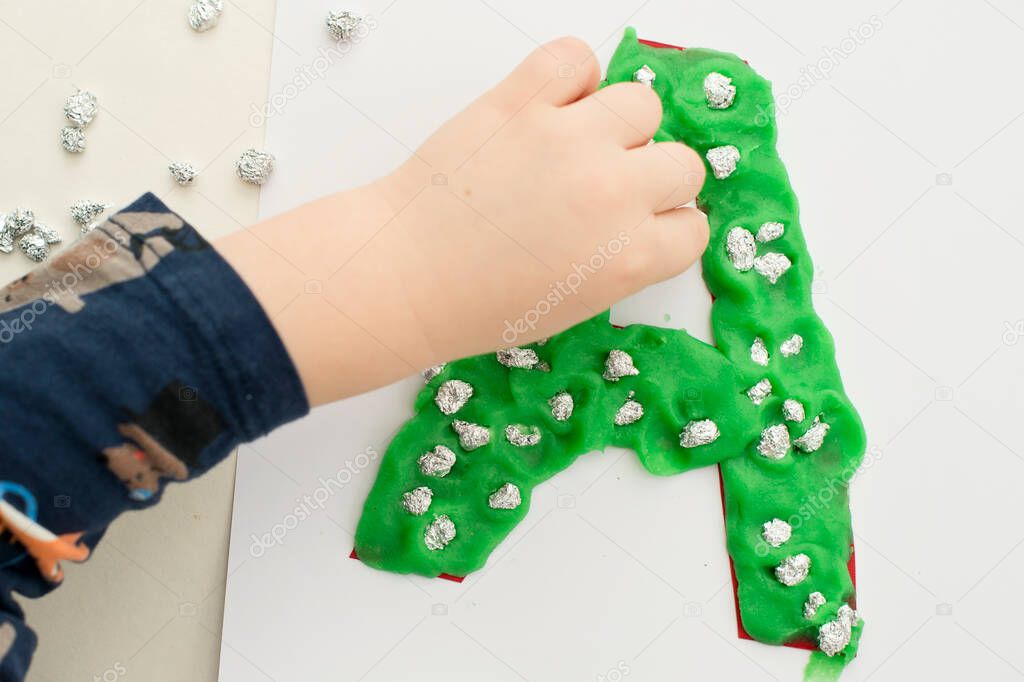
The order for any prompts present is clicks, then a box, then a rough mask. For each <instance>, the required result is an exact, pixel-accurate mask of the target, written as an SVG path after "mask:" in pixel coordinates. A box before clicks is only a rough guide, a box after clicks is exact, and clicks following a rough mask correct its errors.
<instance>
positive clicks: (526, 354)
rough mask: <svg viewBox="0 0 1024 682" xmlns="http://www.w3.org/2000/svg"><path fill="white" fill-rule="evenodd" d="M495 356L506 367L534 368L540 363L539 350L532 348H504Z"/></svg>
mask: <svg viewBox="0 0 1024 682" xmlns="http://www.w3.org/2000/svg"><path fill="white" fill-rule="evenodd" d="M495 356H496V357H497V358H498V362H500V363H501V364H503V365H505V366H506V367H514V368H517V369H533V368H534V367H536V366H537V365H538V364H539V363H540V358H539V357H537V351H535V350H531V349H530V348H514V347H513V348H502V349H501V350H499V351H498V352H497V353H495Z"/></svg>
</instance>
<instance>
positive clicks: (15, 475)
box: [0, 194, 309, 682]
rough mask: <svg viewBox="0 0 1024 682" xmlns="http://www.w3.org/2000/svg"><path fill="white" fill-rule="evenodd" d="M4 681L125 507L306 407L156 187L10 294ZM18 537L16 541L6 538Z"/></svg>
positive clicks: (1, 298)
mask: <svg viewBox="0 0 1024 682" xmlns="http://www.w3.org/2000/svg"><path fill="white" fill-rule="evenodd" d="M0 370H2V371H0V382H2V383H0V386H2V388H0V414H2V415H3V431H2V432H3V437H2V438H0V535H2V537H0V680H2V681H3V682H7V681H8V680H21V679H22V678H23V677H24V675H25V672H26V670H27V668H28V664H29V660H30V658H31V656H32V652H33V651H34V649H35V642H36V638H35V635H34V633H33V632H32V631H31V630H30V629H29V628H28V627H27V626H26V625H25V623H24V620H23V616H22V613H21V611H20V609H19V608H18V606H17V605H16V604H15V602H14V600H13V598H12V593H13V592H17V593H20V594H22V595H25V596H28V597H38V596H41V595H43V594H45V593H46V592H48V591H49V590H51V589H53V588H54V587H55V586H56V585H58V584H59V583H60V580H61V578H62V576H63V573H62V569H61V562H67V561H82V560H84V559H85V558H87V557H88V554H89V552H90V550H91V548H92V547H93V546H94V545H95V543H96V542H97V541H98V540H99V538H100V536H101V535H102V533H103V531H104V529H105V528H106V527H107V525H108V524H109V523H110V522H111V521H112V520H113V519H114V518H115V517H116V516H117V515H118V514H120V513H122V512H124V511H127V510H130V509H140V508H145V507H148V506H150V505H153V504H156V502H157V501H159V499H160V496H161V493H162V490H163V488H164V486H165V485H166V483H168V482H170V481H185V480H188V479H190V478H193V477H195V476H198V475H201V474H202V473H203V472H205V471H207V470H208V469H209V468H210V467H212V466H214V465H215V464H217V463H218V462H220V461H221V460H222V459H223V458H224V457H225V456H227V455H228V454H229V453H230V452H231V450H232V449H233V448H234V447H235V446H236V445H238V444H239V443H243V442H246V441H249V440H252V439H255V438H257V437H258V436H261V435H263V434H265V433H267V432H268V431H270V430H271V429H273V428H275V427H276V426H278V425H280V424H283V423H285V422H288V421H291V420H293V419H296V418H298V417H301V416H302V415H304V414H305V413H306V412H308V410H309V405H308V402H307V400H306V396H305V392H304V390H303V387H302V384H301V383H300V381H299V377H298V374H297V373H296V370H295V367H294V365H293V364H292V361H291V359H290V358H289V356H288V354H287V352H286V351H285V348H284V346H283V345H282V343H281V340H280V338H279V337H278V336H277V333H276V332H275V330H274V328H273V326H272V325H271V323H270V320H269V319H268V318H267V316H266V314H265V313H264V311H263V309H262V308H261V307H260V305H259V303H258V302H257V301H256V299H255V298H254V297H253V295H252V293H251V292H250V291H249V289H248V288H247V287H246V286H245V284H244V283H243V282H242V280H241V279H240V278H239V277H238V275H237V274H236V273H235V272H234V271H233V270H232V269H231V267H230V266H229V265H228V264H227V263H226V262H225V261H224V260H223V259H222V258H221V257H220V256H219V255H218V254H217V252H216V251H215V250H214V249H213V248H211V247H210V245H209V244H208V243H207V242H206V241H205V240H204V239H203V238H202V237H200V235H199V234H198V233H197V232H196V231H195V229H193V228H192V226H190V225H189V224H188V223H186V222H185V221H183V220H182V219H181V218H180V217H179V216H178V215H176V214H174V213H172V212H171V211H170V210H169V209H168V208H167V207H166V206H165V205H164V204H163V203H161V202H160V200H159V199H157V198H156V197H155V196H153V195H152V194H146V195H144V196H143V197H141V198H140V199H138V200H137V201H136V202H135V203H133V204H132V205H131V206H128V207H127V208H125V209H124V210H122V211H120V212H118V213H116V214H114V215H113V216H112V217H111V218H110V219H109V220H107V221H106V222H105V223H103V224H101V225H100V226H98V227H97V228H96V229H94V230H93V231H92V232H90V233H89V234H87V235H85V236H84V237H82V238H81V239H79V240H78V241H76V242H75V243H74V244H71V245H70V246H68V247H66V248H64V249H63V250H61V251H59V252H58V253H56V254H55V255H54V256H52V257H51V258H50V259H49V260H48V261H47V262H45V263H44V264H43V265H41V266H40V267H39V268H37V269H36V270H33V271H32V272H31V273H29V274H28V275H26V276H25V277H23V278H21V279H19V280H17V281H15V282H13V283H11V284H10V285H8V286H7V287H6V288H4V289H2V290H0ZM8 540H10V541H11V542H8Z"/></svg>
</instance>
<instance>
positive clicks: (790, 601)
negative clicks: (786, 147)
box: [356, 29, 865, 679]
mask: <svg viewBox="0 0 1024 682" xmlns="http://www.w3.org/2000/svg"><path fill="white" fill-rule="evenodd" d="M644 65H647V66H649V67H650V68H651V69H652V70H653V71H654V72H655V73H656V74H657V78H656V80H655V81H654V84H653V87H654V89H655V90H656V91H657V93H658V94H659V96H660V97H661V99H662V102H663V103H664V116H663V118H662V124H661V127H660V129H659V130H658V132H657V134H656V135H655V139H656V140H659V141H661V140H676V141H681V142H684V143H686V144H687V145H689V146H690V147H692V148H694V149H695V150H697V151H698V152H699V153H700V154H701V156H702V157H703V156H704V155H705V154H706V153H707V152H708V150H709V149H712V148H715V147H720V146H724V145H732V146H735V147H736V148H737V149H738V150H739V153H740V159H739V162H738V164H737V168H736V170H735V171H734V172H733V173H732V174H731V175H729V176H728V177H726V178H724V179H716V178H715V177H714V175H713V174H712V172H711V169H710V167H709V169H708V176H707V180H706V182H705V184H704V187H703V189H702V191H701V194H700V196H699V198H698V204H699V206H700V207H701V208H702V209H703V210H704V211H705V212H706V213H707V215H708V220H709V223H710V226H711V239H710V242H709V244H708V248H707V251H706V252H705V254H704V258H703V266H704V278H705V281H706V282H707V285H708V288H709V289H710V291H711V293H712V295H713V296H714V297H715V301H714V304H713V306H712V313H711V320H712V327H713V330H714V339H715V346H710V345H708V344H706V343H703V342H701V341H698V340H696V339H694V338H693V337H691V336H689V335H688V334H686V333H685V332H684V331H679V330H672V329H663V328H660V327H652V326H647V325H631V326H629V327H626V328H624V329H617V328H615V327H612V326H611V325H610V324H609V321H608V313H607V312H606V313H603V314H601V315H598V316H597V317H595V318H593V319H591V320H588V321H586V322H583V323H581V324H579V325H577V326H575V327H573V328H572V329H569V330H568V331H566V332H563V333H562V334H559V335H557V336H554V337H552V338H551V339H550V340H548V341H547V343H545V344H543V345H537V344H534V345H531V346H529V347H528V348H529V349H532V350H534V351H535V352H536V353H537V355H538V357H539V360H540V361H541V362H543V363H546V364H547V365H548V366H549V369H548V368H547V367H545V368H534V369H521V368H509V367H506V366H504V365H502V364H501V363H499V362H498V360H497V358H496V356H495V355H494V354H488V355H480V356H476V357H472V358H466V359H464V360H459V361H457V362H452V363H449V364H448V366H447V367H446V368H445V369H444V371H443V372H442V373H441V374H440V375H439V376H437V377H435V378H433V379H432V380H431V381H430V382H429V383H428V384H427V385H426V386H425V388H424V390H423V391H421V392H420V394H419V396H418V397H417V399H416V405H415V411H416V415H415V416H414V417H413V418H412V419H411V420H410V421H409V422H408V423H406V424H405V425H404V426H403V427H402V429H401V430H400V431H399V432H398V434H397V435H396V436H395V438H394V440H393V441H392V442H391V444H390V445H389V447H388V450H387V452H386V454H385V456H384V458H383V459H382V461H381V466H380V472H379V474H378V476H377V480H376V482H375V483H374V486H373V488H372V490H371V491H370V494H369V497H368V498H367V500H366V505H365V508H364V510H363V515H362V518H361V519H360V522H359V527H358V530H357V532H356V551H357V552H358V556H359V558H360V559H361V560H362V561H363V562H365V563H366V564H367V565H369V566H373V567H376V568H381V569H384V570H388V571H395V572H399V573H418V574H421V575H426V576H436V575H439V574H442V573H447V574H452V575H460V576H461V575H466V574H468V573H470V572H472V571H475V570H478V569H480V568H481V567H482V566H483V565H484V563H485V562H486V560H487V557H488V556H489V555H490V553H491V552H492V551H493V550H494V548H495V547H496V546H497V545H498V544H499V543H500V542H501V541H502V540H503V539H504V538H505V537H506V536H507V535H508V533H509V532H510V531H511V530H512V529H513V528H514V527H515V525H516V524H518V523H519V522H520V521H521V520H522V519H523V517H524V516H526V514H527V512H528V510H529V503H530V492H531V490H532V489H533V488H534V487H536V486H537V485H538V484H540V483H542V482H544V481H546V480H547V479H549V478H550V477H551V476H553V475H554V474H556V473H558V472H559V471H562V470H563V469H565V468H566V467H568V466H569V465H570V464H572V462H573V461H574V460H575V459H576V458H577V457H578V456H580V455H585V454H587V453H590V452H596V451H600V450H603V449H604V448H606V447H608V446H619V447H625V448H630V449H632V450H634V451H635V452H636V453H637V456H638V457H639V459H640V461H641V463H642V464H643V466H644V467H645V468H646V469H647V470H648V471H650V472H651V473H654V474H658V475H671V474H677V473H681V472H684V471H688V470H690V469H694V468H697V467H702V466H707V465H709V464H716V463H718V464H720V466H721V473H722V478H723V482H724V488H725V508H726V530H727V542H728V549H729V554H730V556H731V557H732V561H733V564H734V567H735V571H736V578H737V581H738V583H739V590H738V598H739V607H740V614H741V619H742V623H743V626H744V628H745V629H746V630H747V632H748V633H750V635H751V636H752V637H754V638H755V639H757V640H759V641H762V642H766V643H769V644H783V643H789V642H796V641H812V642H814V641H817V638H818V628H819V627H820V626H821V625H822V624H824V623H826V622H827V621H830V620H833V619H834V618H835V617H836V612H837V610H838V609H839V607H840V606H842V605H844V604H847V603H851V602H852V600H853V599H854V587H853V583H852V581H851V579H850V575H849V572H848V570H847V563H848V562H849V559H850V554H851V545H852V537H853V534H852V530H851V525H850V513H849V505H848V486H847V484H848V482H849V480H850V478H851V477H852V476H853V474H854V472H855V471H856V468H857V466H858V464H859V463H860V460H861V457H862V456H863V453H864V447H865V440H864V432H863V427H862V425H861V422H860V419H859V418H858V416H857V413H856V412H855V411H854V409H853V406H852V405H851V403H850V401H849V399H848V398H847V396H846V394H845V393H844V391H843V386H842V382H841V380H840V377H839V371H838V369H837V367H836V363H835V355H834V348H833V342H832V337H831V335H830V334H829V332H828V331H827V330H826V329H825V327H824V325H823V324H822V322H821V320H820V319H819V318H818V316H817V315H816V314H815V312H814V309H813V306H812V303H811V278H812V275H813V272H814V269H813V267H812V265H811V260H810V256H809V254H808V251H807V246H806V244H805V242H804V240H803V235H802V231H801V227H800V222H799V213H798V208H797V200H796V196H795V195H794V193H793V190H792V188H791V187H790V185H789V180H788V177H787V174H786V171H785V168H784V167H783V165H782V162H781V161H780V160H779V157H778V154H777V153H776V150H775V132H776V131H775V119H774V113H773V110H772V101H773V100H772V94H771V87H770V84H769V83H768V81H766V80H765V79H763V78H762V77H760V76H758V75H757V74H756V73H755V72H754V71H753V70H752V69H751V68H750V67H749V66H747V65H746V64H745V63H744V62H743V61H742V60H741V59H739V58H737V57H735V56H733V55H729V54H724V53H720V52H714V51H710V50H702V49H688V50H685V51H680V50H675V49H670V48H655V47H650V46H647V45H644V44H641V43H639V42H638V41H637V39H636V34H635V32H634V31H633V30H632V29H629V30H627V31H626V34H625V37H624V38H623V40H622V43H621V44H620V45H619V47H618V49H617V50H616V52H615V55H614V56H613V58H612V61H611V64H610V65H609V67H608V76H607V81H606V83H615V82H620V81H631V80H633V74H634V73H635V72H636V71H637V70H638V69H640V68H641V67H642V66H644ZM711 72H718V73H721V74H724V75H725V76H728V77H729V78H731V79H732V84H733V85H734V86H735V87H736V95H735V101H734V102H733V104H732V105H731V106H729V107H728V108H725V109H713V108H711V107H709V106H708V103H707V101H706V99H705V93H704V85H703V83H704V78H705V76H707V75H708V74H709V73H711ZM767 222H779V223H782V224H783V225H784V228H785V231H784V234H783V236H782V237H780V238H778V239H776V240H773V241H768V242H765V243H761V242H758V243H757V254H758V255H759V256H764V255H765V254H768V253H775V254H783V255H785V256H786V257H787V258H788V259H789V261H791V263H792V266H791V267H790V268H789V269H788V270H787V271H785V272H784V273H783V274H782V275H781V276H780V277H779V278H778V281H777V282H776V283H775V284H771V283H770V282H769V280H768V279H767V278H766V277H764V276H762V274H760V273H759V272H757V270H756V269H750V270H747V271H740V270H739V269H737V267H735V265H734V264H733V262H732V260H731V259H730V257H729V255H728V253H727V250H726V239H727V235H728V233H729V232H730V230H731V229H732V228H734V227H736V226H742V227H744V228H746V229H747V230H749V231H750V232H751V233H754V234H756V233H757V231H758V229H759V227H760V226H761V225H762V224H763V223H767ZM794 334H798V335H799V336H800V337H801V338H802V340H803V346H802V349H801V350H800V351H799V353H797V354H793V355H789V356H786V355H784V353H783V352H782V351H781V348H782V345H783V343H784V342H785V341H787V340H788V339H790V338H791V337H792V336H793V335H794ZM757 338H759V339H761V340H763V342H764V344H765V347H766V349H767V351H768V353H769V356H770V359H769V360H768V363H767V366H762V365H761V364H758V363H756V362H754V361H753V359H752V356H751V346H752V344H753V343H754V340H755V339H757ZM612 350H622V351H625V352H626V353H628V354H629V355H630V356H631V357H632V360H633V363H634V365H635V367H636V368H637V369H638V371H639V373H638V374H637V375H635V376H623V377H622V378H620V379H618V380H617V381H611V380H608V379H606V378H605V377H604V376H603V372H604V370H605V362H606V359H607V357H608V354H609V353H610V352H611V351H612ZM545 370H547V371H545ZM762 379H768V380H769V381H770V382H771V386H772V392H771V395H770V396H768V397H767V398H766V399H764V400H763V401H761V402H760V404H759V405H755V404H754V402H753V401H752V400H751V399H750V398H749V397H748V395H747V390H748V389H750V388H751V387H752V386H754V385H755V384H757V383H758V382H759V381H760V380H762ZM449 380H461V381H464V382H466V383H468V384H469V385H470V386H472V387H473V395H472V397H471V398H469V400H468V401H467V402H466V403H465V405H464V406H463V407H461V408H460V409H459V410H458V411H457V412H455V413H454V414H451V415H448V414H444V413H443V412H442V411H441V410H440V409H439V408H438V406H437V405H436V404H435V400H434V399H435V395H436V393H437V391H438V389H439V388H440V387H441V386H442V385H443V384H444V383H445V382H447V381H449ZM562 391H565V392H568V393H569V394H570V395H571V396H572V398H573V401H574V411H573V413H572V416H571V417H569V418H568V419H567V420H565V421H557V420H556V419H555V418H554V417H553V416H552V412H551V408H550V406H549V402H548V401H549V400H550V399H551V398H552V397H553V396H555V395H556V394H558V393H559V392H562ZM630 396H632V399H633V400H635V401H637V402H639V403H640V404H641V405H642V406H643V409H644V414H643V417H642V418H640V419H639V420H638V421H636V422H634V423H631V424H627V425H623V426H617V425H615V423H614V417H615V414H616V412H617V411H618V410H619V409H620V408H621V407H622V405H623V404H624V403H625V402H626V401H627V400H628V399H630ZM787 398H790V399H795V400H797V401H799V402H800V403H801V404H802V405H803V407H804V410H805V413H806V416H805V418H804V419H803V421H801V422H792V421H785V420H784V418H783V410H782V405H783V401H784V399H787ZM815 418H820V420H821V421H822V422H824V423H825V424H827V425H828V432H827V434H826V435H825V438H824V441H823V443H822V445H821V446H820V448H818V449H817V450H814V451H813V452H802V451H800V450H798V449H796V448H794V447H790V448H789V450H788V451H787V452H786V454H785V455H784V456H782V457H781V458H779V459H770V458H768V457H765V456H763V455H762V454H760V453H759V451H758V445H759V443H760V442H761V440H762V431H763V430H764V429H765V428H767V427H770V426H774V425H780V424H781V425H784V427H785V428H786V429H787V430H788V433H789V436H790V439H791V440H792V441H796V439H798V438H799V437H800V436H802V435H803V434H804V433H805V431H807V430H808V429H809V428H810V426H811V424H812V423H813V421H814V420H815ZM702 419H710V420H712V421H714V423H715V424H716V425H717V427H718V430H719V432H720V434H721V435H720V436H719V437H718V439H717V440H715V441H714V442H712V443H710V444H706V445H700V446H697V447H690V448H686V447H683V446H682V445H681V444H680V433H681V432H682V431H683V429H684V427H685V426H686V425H687V424H689V423H690V422H693V421H698V420H702ZM454 420H462V421H466V422H470V423H474V424H478V425H482V426H485V427H487V428H488V430H489V434H490V442H489V443H488V444H487V445H484V446H482V447H479V448H475V449H472V450H466V449H464V448H463V447H462V446H461V445H460V443H459V438H458V435H457V434H456V433H455V431H454V430H453V428H452V423H453V421H454ZM509 425H519V426H521V427H524V428H523V430H524V431H525V432H530V430H531V428H533V427H535V428H536V429H537V430H538V431H539V433H540V436H541V439H540V442H539V443H538V444H536V445H527V446H522V447H517V446H514V445H513V444H511V443H510V442H509V441H508V440H507V439H506V436H505V428H506V426H509ZM437 445H443V446H446V447H448V448H450V449H451V450H452V451H453V452H454V453H455V455H456V458H457V459H456V462H455V464H454V466H453V467H452V468H451V471H450V472H449V473H448V474H447V475H446V476H444V477H436V476H428V475H425V474H423V473H422V472H421V471H420V468H419V465H418V463H417V462H418V460H419V458H420V456H421V455H423V454H424V453H426V452H428V451H430V450H432V449H433V448H434V447H435V446H437ZM506 483H512V484H514V485H515V486H517V487H518V488H519V490H520V492H521V495H522V504H521V505H519V506H518V507H517V508H515V509H494V508H492V507H491V506H490V505H489V504H488V498H489V496H490V495H491V494H492V493H494V492H495V491H497V490H498V489H499V488H501V487H502V486H503V485H504V484H506ZM421 486H426V487H428V488H430V490H431V491H432V499H431V502H430V507H429V509H428V510H427V511H426V512H425V513H423V514H421V515H414V514H412V513H410V512H408V511H406V509H405V508H404V507H403V504H402V499H403V494H404V493H406V492H409V491H411V490H413V489H415V488H418V487H421ZM711 512H712V510H709V516H710V515H711ZM441 515H446V516H447V517H448V518H450V519H451V521H452V523H454V526H455V529H456V535H455V537H454V538H453V539H451V541H450V542H449V543H448V544H447V545H446V546H444V547H443V548H442V549H430V548H428V546H427V544H426V543H425V541H424V534H425V532H426V531H427V528H428V527H429V526H430V524H431V523H432V522H433V521H434V520H435V519H436V518H437V517H439V516H441ZM775 518H779V519H782V520H784V521H787V522H788V523H789V524H790V525H791V526H792V537H791V538H790V539H789V540H788V541H786V542H785V543H784V544H782V545H781V546H780V547H778V548H775V547H771V546H769V545H768V544H767V543H766V542H765V541H764V540H763V539H762V536H761V533H762V526H763V524H764V523H766V522H768V521H771V520H772V519H775ZM709 522H711V521H709ZM797 554H805V555H807V556H808V557H809V558H810V561H811V567H810V571H809V574H808V576H807V578H806V579H805V580H803V582H801V583H799V584H797V585H794V586H786V585H783V584H782V583H781V582H780V581H779V580H777V579H776V576H775V568H776V567H777V566H778V565H779V564H780V562H782V560H783V559H785V558H786V557H790V556H794V555H797ZM815 591H817V592H821V593H822V594H823V595H824V596H825V598H826V600H827V601H826V603H825V604H824V605H822V606H821V607H820V608H819V609H818V610H817V612H816V614H815V615H814V616H813V617H812V618H810V619H807V618H805V617H804V613H803V611H804V603H805V602H806V601H807V598H808V595H809V594H810V593H811V592H815ZM851 605H852V603H851ZM861 629H862V624H861V622H860V621H858V624H857V625H856V626H855V627H854V628H853V633H852V637H851V642H850V644H849V645H847V646H846V647H845V649H844V650H843V651H841V652H840V653H838V654H836V655H835V656H833V657H827V656H825V654H823V653H821V652H815V653H814V654H813V656H812V660H811V662H810V664H809V666H808V675H811V674H812V673H813V674H814V675H816V676H818V677H820V678H821V679H827V678H828V676H829V675H833V676H834V675H838V672H839V671H840V670H841V669H842V667H843V666H844V665H845V664H846V663H847V662H848V661H849V660H850V659H852V658H853V656H854V655H855V653H856V648H857V642H858V640H859V637H860V632H861Z"/></svg>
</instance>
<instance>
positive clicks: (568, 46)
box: [491, 37, 601, 111]
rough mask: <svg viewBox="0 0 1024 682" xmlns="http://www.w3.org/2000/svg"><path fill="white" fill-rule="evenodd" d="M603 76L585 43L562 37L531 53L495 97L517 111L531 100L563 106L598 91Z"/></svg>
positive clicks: (506, 79)
mask: <svg viewBox="0 0 1024 682" xmlns="http://www.w3.org/2000/svg"><path fill="white" fill-rule="evenodd" d="M600 76H601V72H600V68H599V66H598V63H597V58H596V57H595V56H594V52H593V51H592V50H591V49H590V47H589V46H588V45H587V44H586V43H585V42H583V41H582V40H580V39H579V38H572V37H565V38H558V39H557V40H552V41H551V42H549V43H545V44H544V45H541V46H540V47H538V48H537V49H536V50H534V51H533V52H531V53H530V55H529V56H528V57H527V58H526V59H524V60H523V61H522V62H521V63H520V64H519V66H517V67H516V68H515V69H513V71H512V73H510V74H509V75H508V76H507V77H506V78H505V80H503V81H501V82H500V83H498V85H497V86H495V88H494V89H493V90H492V91H491V95H492V96H493V97H494V98H496V99H497V100H498V101H500V102H501V104H502V105H504V106H506V107H508V108H510V109H512V110H515V111H518V110H519V109H521V108H522V107H523V106H524V105H525V104H527V103H528V102H530V101H541V102H546V103H547V104H551V105H554V106H562V105H564V104H569V103H571V102H575V101H576V100H578V99H579V98H580V97H585V96H587V95H589V94H590V93H592V92H594V90H596V89H597V84H598V81H599V79H600Z"/></svg>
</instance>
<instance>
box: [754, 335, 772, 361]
mask: <svg viewBox="0 0 1024 682" xmlns="http://www.w3.org/2000/svg"><path fill="white" fill-rule="evenodd" d="M750 359H751V360H752V361H753V362H754V363H756V364H758V365H761V366H762V367H767V366H768V359H769V357H768V346H766V345H765V343H764V339H762V338H761V337H760V336H758V337H757V338H755V339H754V343H752V344H750Z"/></svg>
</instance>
